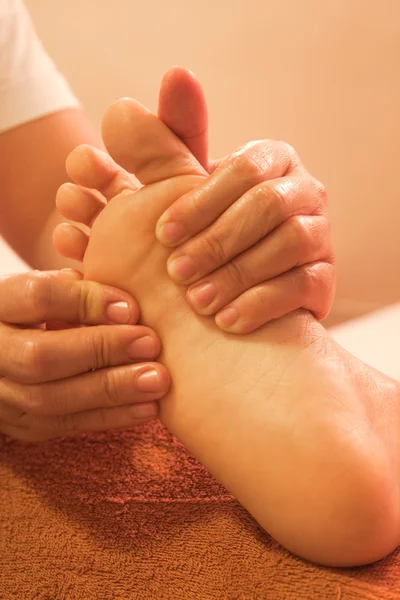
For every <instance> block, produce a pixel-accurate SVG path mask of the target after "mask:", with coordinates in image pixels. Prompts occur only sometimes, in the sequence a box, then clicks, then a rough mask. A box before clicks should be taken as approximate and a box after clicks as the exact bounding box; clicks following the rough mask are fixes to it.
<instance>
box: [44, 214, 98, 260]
mask: <svg viewBox="0 0 400 600" xmlns="http://www.w3.org/2000/svg"><path fill="white" fill-rule="evenodd" d="M88 244H89V236H88V234H87V233H85V232H84V231H82V229H79V227H76V225H71V223H60V224H59V225H57V226H56V227H55V229H54V231H53V246H54V248H55V249H56V250H57V252H58V253H59V254H61V256H64V257H65V258H71V259H73V260H77V261H79V262H83V258H84V256H85V252H86V249H87V247H88Z"/></svg>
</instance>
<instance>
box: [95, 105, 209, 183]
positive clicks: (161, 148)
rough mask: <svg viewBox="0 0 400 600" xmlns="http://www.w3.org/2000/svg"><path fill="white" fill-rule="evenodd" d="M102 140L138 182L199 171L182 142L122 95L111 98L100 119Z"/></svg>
mask: <svg viewBox="0 0 400 600" xmlns="http://www.w3.org/2000/svg"><path fill="white" fill-rule="evenodd" d="M102 133H103V140H104V143H105V145H106V147H107V150H108V151H109V152H110V154H111V156H112V157H113V158H114V160H115V161H116V162H117V163H118V164H120V165H121V166H122V167H124V168H125V169H127V170H128V171H129V172H130V173H135V175H136V176H137V178H138V179H139V180H140V181H141V183H142V184H146V185H147V184H150V183H154V182H157V181H161V180H164V179H168V178H172V177H175V176H178V175H202V176H205V175H206V174H207V173H206V171H205V170H204V169H203V168H202V167H201V165H199V163H198V162H197V160H196V159H195V158H194V156H193V155H192V154H191V153H190V151H189V150H188V148H187V147H186V146H185V144H184V143H183V142H182V141H181V140H180V139H178V138H177V137H176V135H174V134H173V133H172V131H170V129H168V127H167V126H166V125H165V124H164V123H163V122H162V121H160V120H159V119H158V117H156V115H154V114H153V113H151V112H150V111H149V110H148V109H147V108H145V107H144V106H142V105H141V104H139V103H138V102H136V101H135V100H132V99H131V98H122V99H121V100H117V102H114V103H113V104H112V105H111V106H110V107H109V109H108V110H107V111H106V114H105V116H104V119H103V124H102Z"/></svg>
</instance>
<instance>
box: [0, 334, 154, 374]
mask: <svg viewBox="0 0 400 600" xmlns="http://www.w3.org/2000/svg"><path fill="white" fill-rule="evenodd" d="M0 341H1V346H2V347H3V348H7V352H4V353H0V374H1V375H2V376H5V377H7V378H9V379H12V380H13V381H16V382H19V383H24V384H36V383H43V382H46V381H55V380H57V379H63V378H66V377H72V376H73V375H78V374H79V373H85V372H86V371H90V370H94V369H102V368H104V367H110V366H114V365H124V364H130V363H132V362H133V361H139V360H145V359H155V358H156V357H157V356H158V354H159V352H160V348H161V344H160V340H159V339H158V337H157V336H156V334H155V333H154V332H153V331H152V330H151V329H149V328H148V327H143V326H138V325H136V326H127V325H114V326H110V325H98V326H97V327H80V328H76V329H68V330H57V329H56V330H51V331H47V330H46V331H45V330H43V329H20V328H15V327H12V326H9V325H2V326H0Z"/></svg>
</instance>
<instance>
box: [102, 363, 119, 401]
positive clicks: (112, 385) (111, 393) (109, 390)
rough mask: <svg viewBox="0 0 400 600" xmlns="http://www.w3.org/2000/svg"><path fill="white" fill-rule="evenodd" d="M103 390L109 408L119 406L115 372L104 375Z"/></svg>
mask: <svg viewBox="0 0 400 600" xmlns="http://www.w3.org/2000/svg"><path fill="white" fill-rule="evenodd" d="M103 389H104V395H105V399H106V401H107V402H108V405H109V406H111V407H114V406H118V405H120V404H121V398H120V393H119V385H118V377H117V376H116V373H115V371H107V372H106V373H105V374H104V379H103Z"/></svg>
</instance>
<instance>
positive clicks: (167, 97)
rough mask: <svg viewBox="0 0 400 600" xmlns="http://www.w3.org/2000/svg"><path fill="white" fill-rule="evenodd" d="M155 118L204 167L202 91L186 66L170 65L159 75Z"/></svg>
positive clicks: (205, 133)
mask: <svg viewBox="0 0 400 600" xmlns="http://www.w3.org/2000/svg"><path fill="white" fill-rule="evenodd" d="M158 118H159V119H160V120H161V121H163V122H164V123H165V125H166V126H167V127H168V128H169V129H170V130H171V131H172V132H173V133H174V134H175V135H176V136H177V137H178V138H179V139H180V140H182V142H183V143H184V144H185V146H186V147H187V148H188V149H189V151H190V152H191V153H192V154H193V156H194V157H195V158H196V159H197V160H198V162H199V163H200V164H201V165H202V166H203V167H204V169H206V170H208V111H207V103H206V100H205V96H204V92H203V90H202V87H201V85H200V83H199V82H198V81H197V79H196V77H195V75H194V74H193V73H192V72H191V71H189V70H188V69H183V68H182V67H174V68H173V69H170V70H169V71H168V72H167V73H166V74H165V75H164V77H163V80H162V82H161V86H160V94H159V99H158Z"/></svg>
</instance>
